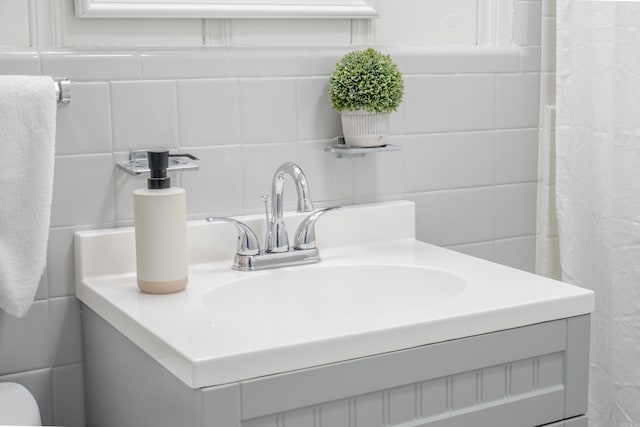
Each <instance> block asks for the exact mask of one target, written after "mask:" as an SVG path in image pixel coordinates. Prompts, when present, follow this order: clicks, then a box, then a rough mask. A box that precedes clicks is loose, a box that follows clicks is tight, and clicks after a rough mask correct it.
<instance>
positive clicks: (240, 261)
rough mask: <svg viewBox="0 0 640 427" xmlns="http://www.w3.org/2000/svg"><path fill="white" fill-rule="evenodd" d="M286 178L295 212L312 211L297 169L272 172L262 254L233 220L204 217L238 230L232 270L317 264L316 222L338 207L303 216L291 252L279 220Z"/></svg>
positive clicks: (251, 236)
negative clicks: (291, 188) (295, 201)
mask: <svg viewBox="0 0 640 427" xmlns="http://www.w3.org/2000/svg"><path fill="white" fill-rule="evenodd" d="M287 175H288V176H290V177H291V178H292V179H293V182H294V184H295V186H296V190H297V193H298V209H297V210H298V212H311V211H313V202H312V201H311V195H310V192H309V183H308V181H307V177H306V176H305V174H304V172H303V171H302V169H301V168H300V166H298V165H297V164H295V163H293V162H286V163H283V164H282V165H280V166H279V167H278V169H276V173H275V174H274V176H273V181H272V183H271V218H269V215H268V212H269V211H268V209H267V235H266V237H265V247H266V249H265V250H264V251H261V250H260V246H259V243H258V238H257V237H256V235H255V233H254V232H253V230H251V228H249V226H247V225H246V224H244V223H242V222H240V221H238V220H235V219H233V218H225V217H210V218H207V221H209V222H214V221H224V222H229V223H231V224H233V225H234V226H235V227H236V229H237V230H238V248H237V251H236V255H235V257H234V262H233V266H232V268H233V269H234V270H241V271H252V270H262V269H267V268H277V267H287V266H291V265H302V264H312V263H316V262H320V254H319V252H318V248H317V246H316V236H315V224H316V221H317V220H318V218H320V217H321V216H322V215H323V214H325V213H326V212H329V211H332V210H337V209H342V208H341V207H331V208H325V209H320V210H317V211H315V212H313V213H312V214H310V215H309V216H307V217H306V218H305V219H304V220H303V221H302V223H301V224H300V226H299V227H298V229H297V230H296V234H295V237H294V246H293V249H292V248H291V247H290V245H289V236H288V234H287V228H286V226H285V223H284V221H283V211H284V203H283V194H284V183H285V179H286V177H287Z"/></svg>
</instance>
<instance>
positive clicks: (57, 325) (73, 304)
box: [49, 296, 82, 366]
mask: <svg viewBox="0 0 640 427" xmlns="http://www.w3.org/2000/svg"><path fill="white" fill-rule="evenodd" d="M49 310H50V312H51V314H50V316H51V317H50V327H49V337H50V338H51V339H52V341H53V342H54V343H55V351H54V353H53V360H52V366H62V365H69V364H72V363H80V362H82V327H81V325H80V301H78V299H77V298H75V297H73V296H71V297H62V298H52V299H50V300H49Z"/></svg>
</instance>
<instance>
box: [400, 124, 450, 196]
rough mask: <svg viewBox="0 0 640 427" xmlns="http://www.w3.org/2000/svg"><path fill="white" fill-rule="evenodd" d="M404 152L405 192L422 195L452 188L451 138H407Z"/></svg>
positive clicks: (402, 142)
mask: <svg viewBox="0 0 640 427" xmlns="http://www.w3.org/2000/svg"><path fill="white" fill-rule="evenodd" d="M398 145H400V147H401V149H402V156H401V157H402V180H403V186H402V191H403V192H404V193H419V192H423V191H429V190H442V189H447V188H449V185H450V184H449V183H450V178H449V176H450V172H449V171H450V158H451V155H450V147H451V135H449V134H448V133H435V134H427V135H405V136H403V137H402V138H401V139H400V140H399V141H398Z"/></svg>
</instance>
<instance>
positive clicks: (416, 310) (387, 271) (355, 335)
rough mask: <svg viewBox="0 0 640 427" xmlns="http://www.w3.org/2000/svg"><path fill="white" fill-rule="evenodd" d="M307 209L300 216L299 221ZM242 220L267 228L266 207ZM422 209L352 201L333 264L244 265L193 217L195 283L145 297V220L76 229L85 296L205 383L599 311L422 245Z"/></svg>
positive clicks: (189, 379) (229, 236) (219, 231)
mask: <svg viewBox="0 0 640 427" xmlns="http://www.w3.org/2000/svg"><path fill="white" fill-rule="evenodd" d="M303 217H304V214H289V215H288V216H287V217H286V218H285V220H286V221H289V223H288V224H287V225H288V228H289V229H291V230H295V229H296V227H297V226H298V224H299V223H300V221H302V219H303ZM242 221H243V222H245V223H247V224H248V225H250V226H251V227H253V228H254V229H255V230H259V229H260V227H263V225H264V218H262V216H248V217H243V218H242ZM414 224H415V221H414V207H413V204H411V203H410V202H390V203H381V204H374V205H361V206H354V207H347V208H345V209H344V210H342V211H339V212H335V213H332V214H331V215H328V216H327V217H326V218H325V219H323V221H322V222H321V223H319V224H318V225H317V230H316V235H317V238H318V247H319V249H320V256H321V257H322V262H321V263H319V264H314V265H307V266H298V267H287V268H283V269H274V270H264V271H257V272H255V271H254V272H242V271H234V270H232V269H231V264H232V259H233V255H234V253H235V250H236V242H237V234H236V231H235V229H234V228H233V227H229V225H228V224H222V223H206V222H204V221H200V222H197V221H194V222H191V223H190V224H189V239H190V247H191V253H190V258H191V262H190V266H189V285H188V286H187V288H186V289H185V290H184V291H182V292H178V293H175V294H169V295H148V294H142V293H140V292H139V290H138V287H137V286H136V277H135V247H134V243H135V239H134V235H133V230H132V229H131V228H119V229H112V230H94V231H83V232H79V233H77V234H76V242H75V248H76V269H77V280H76V293H77V295H78V298H80V300H81V301H82V302H83V303H84V304H85V305H86V306H87V307H88V308H90V309H92V310H93V311H95V312H96V313H97V314H99V315H100V316H102V317H103V318H104V319H105V320H106V321H108V322H109V323H111V324H112V325H113V326H114V327H116V328H117V329H118V330H119V331H120V332H121V333H122V334H123V335H125V336H126V337H127V338H128V339H130V340H131V341H133V342H134V343H136V344H137V345H138V346H139V347H141V348H142V349H143V350H144V351H146V352H147V353H148V354H149V355H150V356H151V357H153V358H154V359H155V360H156V361H158V363H160V364H161V365H163V366H164V367H165V368H167V369H168V370H169V371H170V372H172V373H173V374H174V375H176V376H177V377H178V378H180V379H181V380H182V381H183V382H184V383H185V384H186V385H188V386H189V387H192V388H200V387H208V386H215V385H220V384H227V383H232V382H237V381H243V380H248V379H251V378H256V377H260V376H264V375H273V374H277V373H281V372H288V371H292V370H297V369H305V368H310V367H314V366H319V365H324V364H328V363H336V362H340V361H345V360H350V359H355V358H360V357H367V356H371V355H376V354H380V353H385V352H391V351H397V350H402V349H408V348H411V347H416V346H422V345H427V344H432V343H438V342H443V341H447V340H453V339H458V338H462V337H468V336H473V335H478V334H484V333H490V332H495V331H499V330H503V329H510V328H517V327H520V326H525V325H531V324H535V323H540V322H546V321H551V320H555V319H562V318H567V317H571V316H579V315H582V314H587V313H589V312H590V311H591V310H592V309H593V305H594V299H593V293H592V292H591V291H588V290H585V289H581V288H578V287H575V286H570V285H567V284H564V283H561V282H557V281H554V280H550V279H547V278H543V277H540V276H536V275H533V274H530V273H526V272H524V271H520V270H516V269H512V268H509V267H505V266H501V265H498V264H494V263H491V262H488V261H485V260H481V259H478V258H473V257H470V256H468V255H464V254H460V253H456V252H453V251H450V250H447V249H444V248H439V247H436V246H433V245H429V244H426V243H423V242H419V241H416V240H415V229H414Z"/></svg>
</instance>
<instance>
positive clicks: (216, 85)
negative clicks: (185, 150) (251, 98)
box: [178, 79, 240, 147]
mask: <svg viewBox="0 0 640 427" xmlns="http://www.w3.org/2000/svg"><path fill="white" fill-rule="evenodd" d="M178 122H179V128H180V146H181V147H203V146H204V147H206V146H211V145H229V144H238V143H240V83H239V80H238V79H217V80H213V79H211V80H180V81H178Z"/></svg>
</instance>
